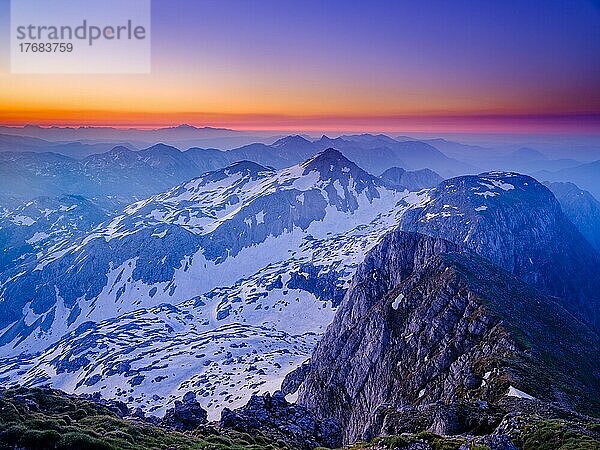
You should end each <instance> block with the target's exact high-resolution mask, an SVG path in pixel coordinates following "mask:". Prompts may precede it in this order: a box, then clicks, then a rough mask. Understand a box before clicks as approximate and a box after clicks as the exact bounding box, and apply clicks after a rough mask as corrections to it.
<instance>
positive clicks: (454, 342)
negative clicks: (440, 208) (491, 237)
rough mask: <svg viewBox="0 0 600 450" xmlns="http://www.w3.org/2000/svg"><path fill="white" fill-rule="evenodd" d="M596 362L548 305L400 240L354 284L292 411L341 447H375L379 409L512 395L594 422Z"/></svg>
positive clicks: (471, 259)
mask: <svg viewBox="0 0 600 450" xmlns="http://www.w3.org/2000/svg"><path fill="white" fill-rule="evenodd" d="M598 358H600V341H599V339H598V336H597V335H596V334H595V333H594V332H593V331H592V330H591V329H590V328H589V327H588V326H586V325H585V324H583V323H582V322H580V321H579V320H577V319H576V318H575V317H574V316H572V315H571V314H569V313H568V312H567V311H566V310H564V309H563V308H562V307H561V306H560V305H559V304H558V303H556V301H555V299H554V298H552V297H547V296H544V295H541V294H539V293H537V292H536V291H535V290H533V289H531V288H529V287H528V286H527V285H525V284H524V283H522V282H521V281H519V280H517V279H516V278H515V277H513V276H511V275H510V274H509V273H508V272H506V271H504V270H502V269H500V268H499V267H497V266H495V265H493V264H492V263H490V262H489V261H487V260H485V259H483V258H480V257H478V256H477V255H474V254H472V253H470V252H465V251H461V250H460V248H459V247H458V246H456V244H452V243H450V242H448V241H445V240H442V239H439V238H431V237H427V236H424V235H420V234H415V233H405V232H402V231H396V232H393V233H390V234H388V235H387V236H386V237H385V238H384V239H383V240H382V242H381V243H380V244H379V245H378V246H377V247H375V248H374V249H373V250H372V251H371V252H370V253H369V254H368V256H367V258H366V259H365V261H364V263H363V264H362V265H361V267H360V269H359V270H358V272H357V274H356V276H355V277H354V279H353V281H352V285H351V288H350V290H349V292H348V294H347V296H346V298H345V299H344V301H343V303H342V305H341V306H340V309H339V310H338V312H337V314H336V317H335V319H334V322H333V324H332V325H331V326H330V327H329V328H328V331H327V333H326V334H325V336H324V338H323V339H322V341H321V342H320V343H319V345H318V346H317V349H316V350H315V352H314V354H313V356H312V358H311V362H310V370H309V371H308V374H307V376H306V379H305V380H304V382H303V383H302V385H301V386H300V389H299V398H298V403H299V404H301V405H304V406H306V407H308V408H309V409H310V410H311V411H314V412H315V413H316V414H317V416H318V417H333V418H335V419H338V420H339V421H340V423H341V426H342V430H343V439H344V442H354V441H356V440H357V439H360V438H362V437H363V436H365V437H369V436H370V437H372V436H376V435H377V434H378V433H377V432H375V433H373V431H372V429H373V426H374V421H376V420H377V419H376V416H374V412H375V411H376V410H377V409H378V408H380V407H382V406H389V407H390V408H401V407H403V406H405V405H426V404H432V403H435V402H442V403H444V404H451V403H455V402H476V401H478V400H482V401H486V402H490V403H495V402H498V401H500V400H501V399H502V398H504V397H505V396H507V395H514V396H520V397H527V398H531V397H534V398H537V399H540V400H543V401H546V402H551V403H556V404H558V405H561V406H562V407H567V408H579V409H582V410H587V411H590V412H595V413H598V411H600V409H599V408H600V401H599V399H600V376H599V373H598V367H597V364H596V361H598ZM468 431H470V430H469V429H468V427H466V428H465V429H454V430H452V433H448V434H455V433H457V432H468Z"/></svg>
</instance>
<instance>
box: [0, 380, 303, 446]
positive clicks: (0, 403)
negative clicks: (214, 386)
mask: <svg viewBox="0 0 600 450" xmlns="http://www.w3.org/2000/svg"><path fill="white" fill-rule="evenodd" d="M131 412H132V411H128V410H127V408H124V405H118V404H115V403H106V402H100V403H99V402H97V401H91V400H90V399H82V398H78V397H74V396H67V395H65V394H64V393H62V392H60V391H55V390H49V389H11V390H1V391H0V448H3V449H14V448H18V449H22V450H40V449H44V450H46V449H48V450H49V449H60V450H149V449H152V450H158V449H178V450H191V449H199V448H202V449H214V450H218V449H232V450H233V449H249V450H262V449H272V450H275V449H286V448H291V447H290V446H288V445H287V444H286V443H285V442H283V441H276V440H272V439H270V438H267V437H265V436H264V435H262V434H260V433H258V432H254V433H253V435H252V436H250V435H249V434H247V433H240V432H236V431H234V430H228V429H222V428H218V427H216V426H210V425H206V426H200V425H196V426H195V427H194V428H193V430H189V431H186V432H182V431H177V430H176V429H174V428H173V427H170V426H169V425H168V424H159V423H157V424H152V423H148V422H146V421H144V420H143V419H142V418H139V417H134V416H128V414H129V413H131Z"/></svg>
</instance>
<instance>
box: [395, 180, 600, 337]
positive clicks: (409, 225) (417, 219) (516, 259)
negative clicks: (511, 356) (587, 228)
mask: <svg viewBox="0 0 600 450" xmlns="http://www.w3.org/2000/svg"><path fill="white" fill-rule="evenodd" d="M400 228H401V229H403V230H405V231H414V232H418V233H423V234H426V235H429V236H435V237H440V238H444V239H447V240H449V241H451V242H455V243H457V244H459V245H461V246H463V247H465V248H468V249H470V250H472V251H474V252H475V253H477V254H478V255H481V256H483V257H485V258H488V259H489V260H491V261H492V262H494V263H495V264H497V265H498V266H500V267H501V268H503V269H505V270H507V271H509V272H511V273H512V274H513V275H515V276H516V277H517V278H519V279H521V280H522V281H525V282H526V283H529V284H532V285H534V286H536V287H539V288H541V289H542V290H544V291H545V292H546V293H548V294H550V295H556V296H558V297H559V298H560V299H561V300H560V302H561V304H562V305H563V306H564V307H565V308H566V309H568V310H569V311H570V312H572V313H573V314H575V315H576V316H578V317H579V318H580V319H581V320H583V321H586V322H588V323H590V324H592V325H593V326H594V327H595V328H596V330H598V329H599V328H598V327H599V326H600V255H599V254H598V253H597V252H596V251H595V250H594V249H593V247H592V246H591V245H590V244H589V243H588V242H587V241H586V240H585V238H584V237H583V236H582V235H581V234H580V233H579V232H578V231H577V229H576V228H575V226H574V225H573V224H572V223H571V222H570V221H569V220H568V219H567V217H566V216H565V215H564V214H563V212H562V210H561V207H560V204H559V203H558V201H557V200H556V198H555V197H554V195H552V193H551V192H550V190H548V188H546V187H545V186H543V185H542V184H540V183H539V182H537V181H536V180H534V179H533V178H531V177H528V176H524V175H519V174H515V173H507V172H489V173H484V174H480V175H478V176H463V177H457V178H452V179H449V180H446V181H444V182H443V183H441V184H440V185H439V186H438V187H437V188H436V189H435V190H434V191H433V193H432V194H431V200H430V201H429V202H428V203H427V204H426V205H424V206H422V207H419V208H414V209H412V210H411V211H408V212H407V213H406V214H405V215H404V216H403V217H402V219H401V222H400Z"/></svg>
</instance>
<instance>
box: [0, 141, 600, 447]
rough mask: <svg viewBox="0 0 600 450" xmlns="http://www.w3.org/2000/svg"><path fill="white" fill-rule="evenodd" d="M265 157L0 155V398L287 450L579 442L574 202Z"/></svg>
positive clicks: (365, 147)
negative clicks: (541, 439)
mask: <svg viewBox="0 0 600 450" xmlns="http://www.w3.org/2000/svg"><path fill="white" fill-rule="evenodd" d="M187 132H189V133H190V134H193V133H196V131H195V130H175V131H173V134H174V135H177V134H179V133H184V134H185V133H187ZM272 142H273V143H268V142H267V143H261V142H254V143H252V144H248V145H244V146H242V147H238V148H234V149H231V150H218V149H203V148H190V149H188V150H186V151H181V150H179V149H178V148H176V147H172V146H169V145H165V144H155V145H152V146H150V147H147V148H145V149H142V150H136V149H134V148H128V147H125V146H117V147H114V148H112V149H111V150H109V151H107V152H104V153H97V154H92V155H89V156H86V157H83V158H72V157H68V156H63V155H59V154H54V153H44V152H39V153H38V152H35V153H34V152H30V151H26V152H18V151H12V152H5V153H0V160H1V161H2V165H0V171H1V172H2V174H5V175H6V177H5V178H2V179H0V180H1V181H0V185H1V186H2V189H3V190H2V196H0V202H1V203H0V242H2V243H3V244H4V248H3V253H2V255H1V258H0V269H1V270H0V385H1V386H4V387H10V388H11V389H12V388H16V387H25V388H26V389H27V390H26V391H24V392H26V394H24V395H29V394H27V393H36V394H35V395H36V396H39V395H42V394H40V392H42V393H43V392H44V391H43V389H42V391H38V390H36V389H33V390H30V389H31V388H38V387H42V386H51V387H53V388H57V389H60V390H62V391H65V392H67V393H69V394H75V395H83V396H86V398H89V399H93V400H94V401H98V402H100V403H102V404H106V405H115V406H114V407H115V408H117V410H119V411H121V413H120V414H121V416H124V415H126V414H130V415H134V416H135V417H136V418H135V419H126V420H136V421H142V422H144V421H145V422H144V423H147V424H153V425H160V426H164V427H170V428H173V427H175V428H176V429H183V430H188V431H189V430H192V429H194V428H195V427H198V426H204V424H205V423H206V421H207V417H208V420H210V421H217V420H218V421H219V422H218V429H219V430H221V431H214V432H216V433H217V434H219V433H221V432H222V430H223V429H229V428H233V429H235V430H237V431H238V432H243V433H255V432H258V433H263V434H264V435H266V436H272V437H274V438H275V439H281V442H282V444H281V447H283V446H284V445H283V443H285V444H286V445H287V446H288V447H289V448H297V449H307V450H308V449H311V450H312V449H313V448H314V447H315V446H319V445H326V446H329V447H332V448H334V447H339V446H341V445H342V444H343V443H347V444H352V443H355V442H357V441H359V440H361V439H365V440H371V439H374V438H376V437H378V436H379V437H381V436H386V435H393V439H396V435H401V434H402V433H409V437H407V435H403V436H404V437H401V439H404V440H406V439H408V440H409V441H410V442H412V443H413V444H414V443H415V442H417V441H418V445H421V447H414V448H419V449H421V448H422V449H427V450H430V449H433V448H439V445H442V444H441V442H442V441H441V440H440V439H444V442H446V441H445V440H446V439H448V442H455V441H453V440H452V439H454V438H453V437H451V435H460V437H459V438H458V439H461V440H462V441H461V442H462V443H463V444H464V445H469V446H471V447H474V448H477V446H478V445H484V444H485V445H488V447H490V448H494V449H499V450H514V448H515V445H516V446H517V448H520V447H518V446H519V445H520V444H519V442H521V441H523V439H524V437H523V436H525V434H526V433H529V432H530V428H531V426H533V425H531V424H532V423H533V422H532V421H534V420H547V419H548V420H555V419H557V418H560V420H568V421H569V422H568V427H570V428H568V429H569V430H572V429H577V430H578V431H577V432H578V433H580V435H581V436H583V437H582V439H588V438H590V439H595V437H594V436H596V435H597V433H596V432H595V431H594V429H595V428H594V423H595V422H594V419H591V418H590V417H588V416H585V414H589V415H592V416H597V415H598V414H599V412H598V411H599V410H600V373H599V372H598V367H597V363H596V361H597V360H598V359H599V358H600V341H599V338H598V326H599V324H600V318H599V316H598V311H600V297H599V296H598V293H599V292H600V271H599V270H598V268H599V267H600V255H599V253H598V251H597V247H596V248H595V246H596V245H597V239H596V237H597V236H596V234H597V233H595V231H596V228H597V227H596V225H597V219H598V217H597V216H598V214H597V211H596V210H597V209H598V208H597V206H598V205H597V201H596V200H595V199H594V198H593V196H592V195H591V194H589V193H588V192H586V191H583V190H581V189H579V188H578V187H577V186H575V185H573V184H569V183H559V182H556V183H546V186H545V185H543V184H541V183H540V182H538V181H537V180H536V179H534V178H532V177H531V176H528V175H522V174H519V173H516V172H505V171H492V172H484V173H480V174H479V175H465V173H473V172H474V173H477V172H478V170H477V169H476V166H477V164H479V163H478V162H477V161H480V162H481V161H483V160H484V159H485V158H483V159H482V158H480V157H479V156H481V155H479V156H478V157H474V158H471V159H469V160H468V161H469V162H468V163H465V162H462V159H460V158H457V157H455V156H460V155H461V152H464V151H466V150H467V149H470V150H473V151H477V152H482V151H488V150H489V149H485V148H483V147H481V148H480V147H477V146H466V145H463V144H458V143H451V142H449V141H443V142H442V143H440V142H438V141H437V140H431V141H420V140H415V139H413V138H410V137H405V138H403V137H399V138H397V139H393V138H390V137H388V136H386V135H371V134H357V135H350V134H346V135H342V136H339V137H336V138H329V137H327V136H322V137H321V138H318V139H314V140H311V139H310V138H308V137H307V136H300V135H291V136H287V137H283V138H280V139H276V140H274V141H272ZM436 143H437V144H438V145H439V146H440V147H444V146H445V147H447V148H448V149H450V150H449V151H448V153H449V154H450V155H451V156H452V157H449V156H446V154H444V153H443V152H442V151H440V150H439V149H438V148H436ZM334 147H335V149H334ZM502 155H503V156H502V157H499V158H498V161H500V160H502V161H505V162H509V161H510V160H511V158H512V159H514V160H515V165H518V164H517V163H519V164H520V163H521V162H527V164H532V165H535V164H537V163H536V161H538V159H539V158H541V160H544V161H553V160H551V159H548V158H544V154H543V153H540V152H539V151H537V150H536V149H534V148H527V147H525V146H520V147H518V148H514V149H513V148H510V149H506V150H505V151H503V153H502ZM488 162H489V161H488ZM471 163H473V164H471ZM486 164H487V163H486ZM498 164H499V167H507V166H508V167H510V166H511V164H507V166H505V165H504V163H502V164H500V163H498ZM551 164H554V162H552V163H551ZM576 164H578V163H577V162H576ZM477 167H479V166H477ZM544 167H546V166H544ZM365 169H367V170H365ZM373 173H374V174H381V175H380V176H374V175H372V174H373ZM447 177H452V178H447ZM280 389H281V391H283V392H278V391H279V390H280ZM11 392H12V391H11ZM15 392H17V391H15ZM13 394H14V393H11V394H10V395H13ZM19 395H20V394H19ZM32 395H33V394H32ZM44 395H45V394H44ZM49 395H50V396H51V397H52V396H55V395H56V394H55V393H51V394H49ZM42 396H43V395H42ZM11 398H12V397H11ZM15 398H16V400H15V401H16V402H18V401H19V398H20V397H18V395H17V397H15ZM1 400H2V398H1V396H0V401H1ZM136 408H138V409H136ZM588 423H590V424H591V425H584V424H588ZM210 426H211V427H212V426H216V422H214V423H213V425H210ZM182 427H183V428H182ZM573 427H574V428H573ZM211 429H212V428H211ZM211 432H213V431H211ZM431 433H436V434H435V435H432V434H431ZM437 434H440V435H444V437H443V438H442V437H437ZM1 436H3V435H2V434H0V439H1ZM578 436H579V435H578ZM430 438H431V439H430ZM398 439H400V438H398ZM413 441H414V442H413ZM375 442H376V443H374V444H373V445H380V443H381V442H383V441H381V440H377V441H375ZM393 442H400V441H393ZM402 442H405V441H402ZM406 442H408V441H406ZM436 442H437V443H436ZM513 444H514V445H513ZM278 445H279V444H278ZM357 445H359V444H357ZM360 445H362V444H360ZM407 445H408V444H407ZM410 445H412V444H410ZM415 445H417V444H415ZM381 448H385V449H386V450H387V449H388V448H394V447H385V446H384V447H381ZM400 448H403V449H404V448H407V449H408V448H411V449H412V448H413V447H400ZM452 448H458V447H457V446H455V447H452ZM461 448H462V447H461ZM464 448H467V447H464ZM469 448H470V447H469Z"/></svg>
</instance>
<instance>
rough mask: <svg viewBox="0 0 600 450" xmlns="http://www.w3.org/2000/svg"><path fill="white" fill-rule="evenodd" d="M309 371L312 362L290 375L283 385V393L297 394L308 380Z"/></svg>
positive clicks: (306, 363) (304, 364) (297, 368)
mask: <svg viewBox="0 0 600 450" xmlns="http://www.w3.org/2000/svg"><path fill="white" fill-rule="evenodd" d="M309 371H310V360H309V361H306V362H305V363H303V364H301V365H300V366H298V367H296V369H294V370H292V371H291V372H290V373H288V374H287V375H286V376H285V378H284V379H283V382H282V383H281V392H283V395H288V394H293V393H295V392H296V391H297V390H298V388H299V387H300V385H301V384H302V383H303V382H304V380H305V379H306V375H308V372H309Z"/></svg>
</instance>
